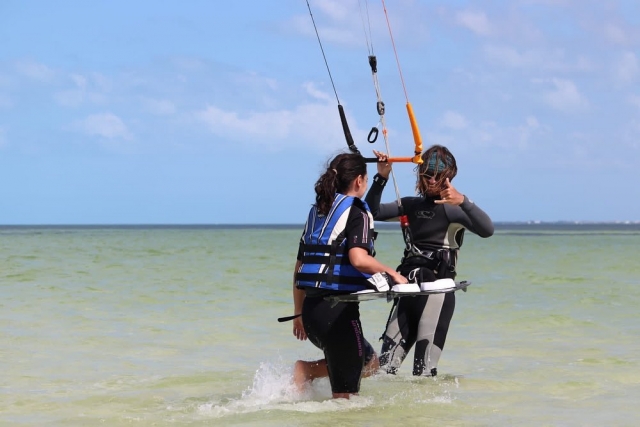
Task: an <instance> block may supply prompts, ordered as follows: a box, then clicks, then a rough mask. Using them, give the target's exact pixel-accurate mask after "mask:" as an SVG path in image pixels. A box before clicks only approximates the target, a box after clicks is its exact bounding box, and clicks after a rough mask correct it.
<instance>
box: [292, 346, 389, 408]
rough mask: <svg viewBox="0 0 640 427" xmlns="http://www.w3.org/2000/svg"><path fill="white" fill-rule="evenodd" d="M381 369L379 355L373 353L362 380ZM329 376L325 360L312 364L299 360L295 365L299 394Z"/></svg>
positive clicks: (344, 394) (344, 397)
mask: <svg viewBox="0 0 640 427" xmlns="http://www.w3.org/2000/svg"><path fill="white" fill-rule="evenodd" d="M379 368H380V361H379V360H378V355H377V354H375V353H373V356H372V357H371V360H369V363H367V364H366V365H365V366H364V368H363V369H362V378H367V377H370V376H371V375H373V374H375V373H376V372H378V369H379ZM328 376H329V372H328V371H327V361H326V360H325V359H320V360H315V361H312V362H307V361H305V360H298V361H297V362H296V363H295V365H293V383H294V384H295V386H296V388H297V389H298V391H299V392H302V391H303V390H304V388H305V386H306V385H307V384H309V383H311V382H312V381H313V380H315V379H316V378H324V377H328ZM353 394H357V393H353ZM351 395H352V393H333V398H334V399H339V398H343V399H348V398H349V396H351Z"/></svg>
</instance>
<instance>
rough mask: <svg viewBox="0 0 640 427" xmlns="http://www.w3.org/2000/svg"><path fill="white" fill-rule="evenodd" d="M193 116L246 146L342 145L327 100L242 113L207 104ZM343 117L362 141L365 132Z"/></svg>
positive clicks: (334, 113) (336, 118) (321, 148)
mask: <svg viewBox="0 0 640 427" xmlns="http://www.w3.org/2000/svg"><path fill="white" fill-rule="evenodd" d="M347 116H348V115H347ZM194 117H195V118H196V120H198V121H199V122H201V123H203V124H204V125H205V126H206V127H207V128H208V129H209V131H210V132H212V133H214V134H216V135H219V136H221V137H224V138H228V139H232V140H236V141H242V142H245V143H247V144H249V145H252V144H259V145H260V146H261V147H266V148H269V149H276V150H278V149H283V148H286V147H291V146H297V147H299V146H300V144H303V145H304V146H305V147H309V148H312V149H317V150H319V151H326V150H328V149H329V150H331V149H338V148H346V143H345V138H344V134H343V132H342V127H341V124H340V119H339V116H338V113H337V111H336V106H335V105H334V104H331V103H328V102H327V103H307V104H302V105H299V106H297V107H295V108H293V109H291V110H274V111H266V112H249V113H246V114H240V113H238V112H235V111H225V110H223V109H221V108H218V107H216V106H211V105H210V106H208V107H207V108H205V109H204V110H201V111H197V112H195V113H194ZM347 119H348V122H349V126H350V130H351V133H352V135H353V137H354V139H355V140H356V141H360V140H363V139H364V136H365V135H366V133H365V132H364V131H362V130H360V129H359V128H358V127H357V125H356V123H355V121H354V120H352V119H351V118H350V117H347ZM360 136H362V137H360ZM356 145H357V143H356Z"/></svg>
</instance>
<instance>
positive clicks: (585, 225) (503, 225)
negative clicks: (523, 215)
mask: <svg viewBox="0 0 640 427" xmlns="http://www.w3.org/2000/svg"><path fill="white" fill-rule="evenodd" d="M494 225H495V228H496V231H500V230H599V229H606V230H640V221H619V222H587V221H575V222H574V221H556V222H544V221H512V222H511V221H499V222H495V223H494ZM303 226H304V224H6V225H0V230H19V229H22V230H26V229H77V230H81V229H96V230H97V229H125V230H127V229H130V230H134V229H148V230H153V229H184V230H188V229H194V230H199V229H201V230H206V229H218V230H224V229H230V230H234V229H271V230H278V229H280V230H288V229H301V228H302V227H303ZM375 227H376V229H378V230H387V229H397V228H398V227H399V224H398V223H397V222H376V225H375Z"/></svg>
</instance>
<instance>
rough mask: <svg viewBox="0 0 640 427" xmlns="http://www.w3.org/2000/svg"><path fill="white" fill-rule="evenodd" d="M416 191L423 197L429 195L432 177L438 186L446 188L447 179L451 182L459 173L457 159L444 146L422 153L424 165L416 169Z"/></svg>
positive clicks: (434, 147) (431, 148)
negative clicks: (429, 184) (429, 183)
mask: <svg viewBox="0 0 640 427" xmlns="http://www.w3.org/2000/svg"><path fill="white" fill-rule="evenodd" d="M416 172H417V179H416V191H417V192H418V194H419V195H421V196H423V197H424V196H426V195H427V188H428V182H429V178H430V177H435V179H436V185H437V186H438V187H440V188H444V182H445V180H446V179H447V178H449V181H451V180H452V179H453V178H454V177H455V176H456V174H457V173H458V166H457V165H456V158H455V157H453V154H451V152H450V151H449V150H448V149H447V147H444V146H442V145H432V146H431V147H429V148H428V149H427V150H426V151H425V152H424V153H422V164H421V165H419V166H418V167H417V168H416Z"/></svg>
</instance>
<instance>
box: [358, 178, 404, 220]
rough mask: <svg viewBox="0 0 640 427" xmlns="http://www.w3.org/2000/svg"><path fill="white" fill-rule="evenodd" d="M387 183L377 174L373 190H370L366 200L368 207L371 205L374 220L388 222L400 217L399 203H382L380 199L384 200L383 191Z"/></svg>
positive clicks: (372, 185)
mask: <svg viewBox="0 0 640 427" xmlns="http://www.w3.org/2000/svg"><path fill="white" fill-rule="evenodd" d="M386 183H387V180H386V179H385V178H383V177H382V176H381V175H380V174H376V175H375V176H374V177H373V182H372V183H371V188H369V191H368V192H367V196H366V197H365V199H364V200H365V202H367V205H369V209H371V213H372V214H373V218H374V219H375V220H378V221H386V220H388V219H393V218H397V217H399V216H400V210H399V208H398V204H397V203H395V202H393V203H380V199H382V190H384V186H385V185H386Z"/></svg>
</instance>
